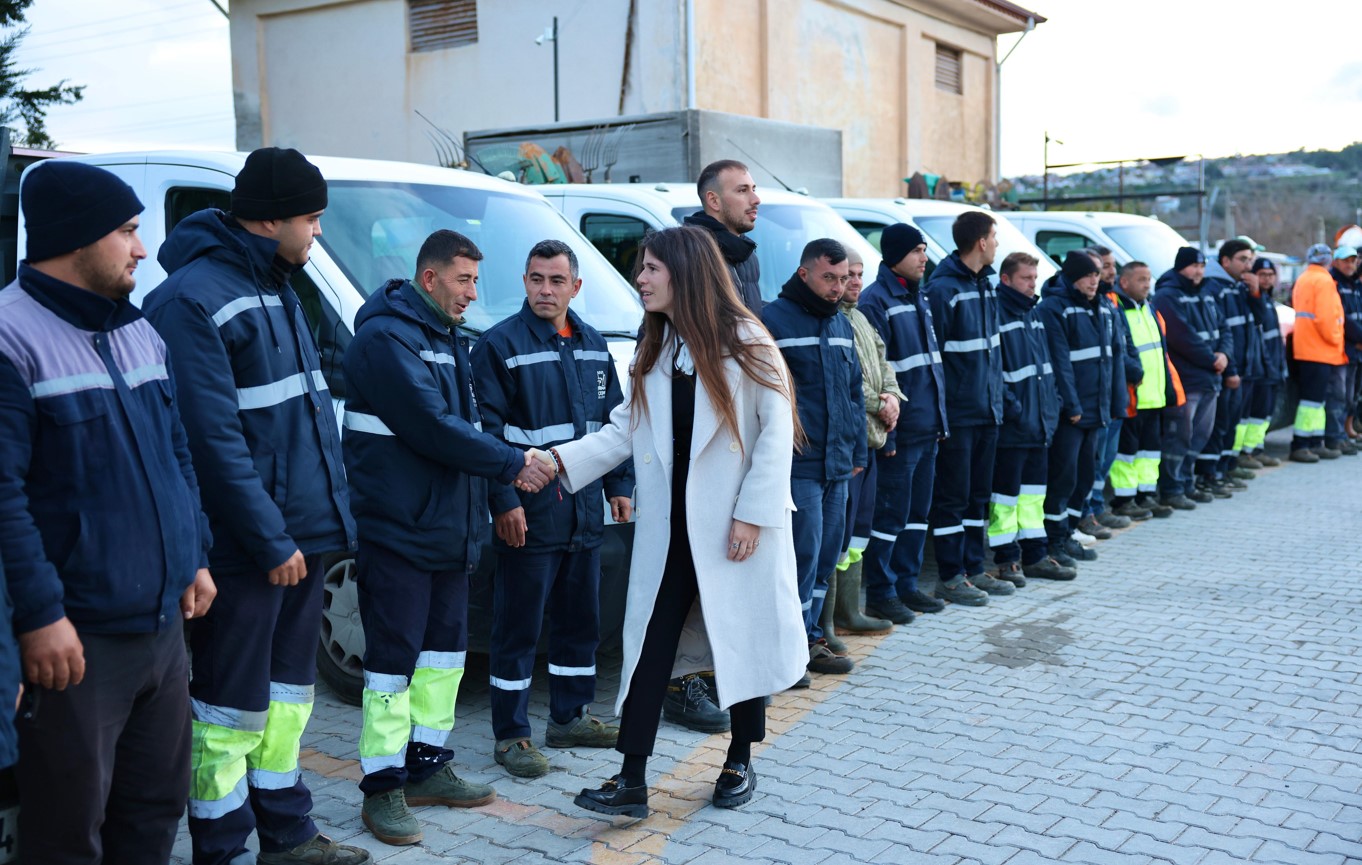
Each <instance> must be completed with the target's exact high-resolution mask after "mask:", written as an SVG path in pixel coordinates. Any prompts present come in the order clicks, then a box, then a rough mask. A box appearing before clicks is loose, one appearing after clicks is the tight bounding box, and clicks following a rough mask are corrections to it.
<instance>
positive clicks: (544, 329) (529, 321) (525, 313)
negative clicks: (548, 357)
mask: <svg viewBox="0 0 1362 865" xmlns="http://www.w3.org/2000/svg"><path fill="white" fill-rule="evenodd" d="M516 315H517V316H518V317H519V318H520V320H521V322H523V323H524V325H525V327H526V329H527V330H529V332H530V333H531V334H533V335H534V338H535V339H537V340H539V341H540V342H544V343H548V342H552V341H553V340H554V338H555V337H557V336H558V329H557V328H556V327H554V326H553V322H551V321H548V320H546V319H542V318H540V317H539V316H537V315H535V314H534V310H532V309H530V301H529V300H528V299H527V300H525V301H524V302H523V303H521V304H520V311H519V312H517V313H516ZM567 317H568V324H570V325H572V332H573V333H574V334H576V333H581V330H582V320H581V319H580V318H578V317H577V313H575V312H573V311H572V307H568V314H567Z"/></svg>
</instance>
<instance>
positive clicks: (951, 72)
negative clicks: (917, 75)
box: [936, 42, 965, 94]
mask: <svg viewBox="0 0 1362 865" xmlns="http://www.w3.org/2000/svg"><path fill="white" fill-rule="evenodd" d="M936 86H937V87H938V88H939V89H941V90H947V91H950V92H951V93H961V94H963V93H964V92H965V88H964V85H963V84H962V83H961V77H960V52H959V51H958V50H957V49H955V48H951V47H949V46H947V45H942V44H941V43H940V42H938V43H937V44H936Z"/></svg>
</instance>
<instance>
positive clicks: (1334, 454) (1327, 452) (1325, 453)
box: [1313, 445, 1343, 460]
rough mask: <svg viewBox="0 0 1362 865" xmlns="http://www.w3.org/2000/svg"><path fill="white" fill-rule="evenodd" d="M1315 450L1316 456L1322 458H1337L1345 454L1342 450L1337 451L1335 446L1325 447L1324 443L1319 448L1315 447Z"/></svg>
mask: <svg viewBox="0 0 1362 865" xmlns="http://www.w3.org/2000/svg"><path fill="white" fill-rule="evenodd" d="M1313 450H1314V452H1315V456H1317V457H1319V458H1320V459H1322V460H1336V459H1338V458H1339V457H1341V456H1343V452H1342V451H1336V450H1334V449H1333V448H1331V447H1325V446H1324V445H1321V446H1319V447H1317V448H1313Z"/></svg>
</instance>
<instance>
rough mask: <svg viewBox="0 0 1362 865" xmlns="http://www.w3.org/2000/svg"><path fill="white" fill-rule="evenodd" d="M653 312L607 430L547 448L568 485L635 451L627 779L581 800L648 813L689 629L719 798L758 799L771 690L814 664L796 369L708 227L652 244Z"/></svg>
mask: <svg viewBox="0 0 1362 865" xmlns="http://www.w3.org/2000/svg"><path fill="white" fill-rule="evenodd" d="M636 283H637V285H638V289H639V294H640V296H641V297H642V299H643V307H644V310H645V314H644V323H643V332H642V336H641V338H640V340H639V345H638V349H637V353H636V354H635V356H634V367H633V372H632V375H631V378H630V386H629V393H628V395H627V396H626V398H625V401H624V402H623V403H622V404H621V405H620V406H619V407H618V408H616V409H615V411H614V413H613V414H612V415H611V417H610V423H609V425H607V426H606V427H605V428H603V429H602V430H600V431H599V432H595V433H592V434H590V435H588V436H586V437H584V438H582V439H579V440H578V441H575V442H570V443H568V444H565V445H559V446H558V447H557V448H555V449H553V451H552V454H553V459H554V460H555V463H556V467H557V469H558V470H559V472H560V475H561V478H562V483H563V484H564V486H565V487H566V488H567V489H569V490H575V489H578V488H580V487H583V486H585V485H587V484H589V483H591V482H592V481H594V480H595V479H596V478H599V477H600V476H602V475H603V474H605V473H606V472H607V471H609V470H610V469H612V468H614V467H615V466H617V465H619V464H620V463H622V462H623V461H624V460H626V459H628V458H630V457H633V460H634V471H635V473H636V476H637V490H636V495H637V498H636V502H637V514H638V523H637V526H636V528H635V534H634V555H633V562H632V565H631V568H630V575H629V595H628V600H627V604H626V609H625V622H624V669H623V672H622V676H621V687H620V693H619V700H618V702H617V704H616V711H617V712H618V713H619V715H620V735H619V742H618V744H617V745H616V748H617V750H619V751H620V752H621V753H622V754H623V755H624V764H623V767H622V768H621V770H620V772H619V774H617V775H615V776H614V777H612V778H611V779H610V780H609V781H607V782H605V784H604V785H602V786H601V787H600V788H599V789H588V790H583V791H582V792H581V794H580V795H578V796H577V798H576V803H577V804H578V805H580V806H582V807H584V808H588V809H590V810H592V811H595V812H598V813H602V814H611V815H627V816H631V817H643V816H646V815H647V813H648V805H647V802H648V788H647V783H646V781H645V777H644V770H645V767H646V763H647V758H648V756H649V755H650V754H651V753H652V750H653V744H654V741H655V740H656V737H657V727H658V722H659V718H660V715H661V711H662V701H663V698H664V695H665V691H666V687H667V681H668V680H669V679H670V678H672V677H673V676H677V675H683V674H685V673H687V672H693V671H694V670H689V669H687V670H680V669H677V670H674V669H673V665H674V661H675V659H676V657H677V647H678V643H679V642H680V640H681V635H682V632H683V629H684V630H685V632H686V634H687V635H688V636H689V635H697V637H696V638H697V639H698V640H700V641H707V642H708V645H707V646H705V645H699V646H687V647H686V648H685V651H684V652H683V653H682V654H683V655H684V656H686V657H691V658H693V659H696V660H697V661H698V663H697V666H696V669H712V670H714V675H715V684H716V686H717V688H718V692H719V703H720V706H721V707H723V708H727V709H729V713H730V716H731V718H732V740H731V744H730V747H729V752H728V759H727V760H726V761H725V763H724V767H723V770H722V771H721V773H720V775H719V778H718V781H717V782H716V784H715V790H714V799H713V802H714V804H715V805H717V806H719V807H734V806H736V805H741V804H743V803H745V802H747V801H749V800H750V799H751V798H752V793H753V792H754V790H755V789H756V781H757V776H756V774H755V773H754V772H753V771H752V761H751V746H752V743H753V742H759V741H761V740H762V739H763V738H764V737H765V724H766V718H765V704H764V698H765V697H766V695H768V694H774V693H777V692H779V691H783V690H785V689H786V688H788V687H790V686H791V685H793V684H794V683H795V682H796V681H798V680H799V679H800V677H801V676H803V674H804V670H805V666H806V664H807V662H808V646H807V640H806V639H805V634H804V626H803V619H802V614H801V612H800V606H799V596H798V589H797V585H796V576H795V555H794V543H793V539H792V537H791V534H790V514H791V511H792V509H793V507H794V504H793V502H792V501H791V498H790V462H791V457H792V454H793V449H794V444H795V440H796V438H797V437H798V436H799V432H798V430H797V424H798V420H797V417H798V416H797V414H796V413H795V412H794V407H793V396H792V394H791V390H790V385H789V374H788V371H787V370H786V368H785V364H784V361H783V360H782V359H781V356H780V352H779V350H778V349H776V347H775V344H774V343H773V342H772V340H771V337H770V335H769V334H768V333H767V332H766V329H765V328H764V327H762V325H761V324H760V323H759V322H758V321H756V320H755V319H753V318H752V317H751V316H750V315H749V313H748V312H747V308H746V307H745V306H743V304H742V302H741V301H740V300H739V299H738V295H737V291H736V290H735V289H734V287H733V284H732V282H731V280H730V278H729V275H728V270H727V268H726V267H725V265H724V262H723V259H722V257H721V256H720V254H719V248H718V246H717V245H715V243H714V240H713V238H712V237H711V236H710V234H709V232H707V231H704V230H701V229H696V228H690V227H681V228H671V229H667V230H665V231H661V232H658V233H656V234H652V235H649V236H648V237H647V238H646V239H645V240H644V242H643V247H642V250H641V264H640V269H639V273H638V276H637V277H636Z"/></svg>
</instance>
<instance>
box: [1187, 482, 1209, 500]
mask: <svg viewBox="0 0 1362 865" xmlns="http://www.w3.org/2000/svg"><path fill="white" fill-rule="evenodd" d="M1186 497H1187V498H1189V499H1191V500H1192V501H1194V502H1196V503H1197V504H1199V505H1209V504H1210V503H1211V502H1213V501H1215V496H1213V495H1211V491H1210V490H1209V489H1207V488H1206V487H1204V486H1202V485H1201V484H1200V483H1198V484H1197V485H1196V487H1195V488H1194V489H1193V490H1192V491H1191V492H1190V493H1187V496H1186Z"/></svg>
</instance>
